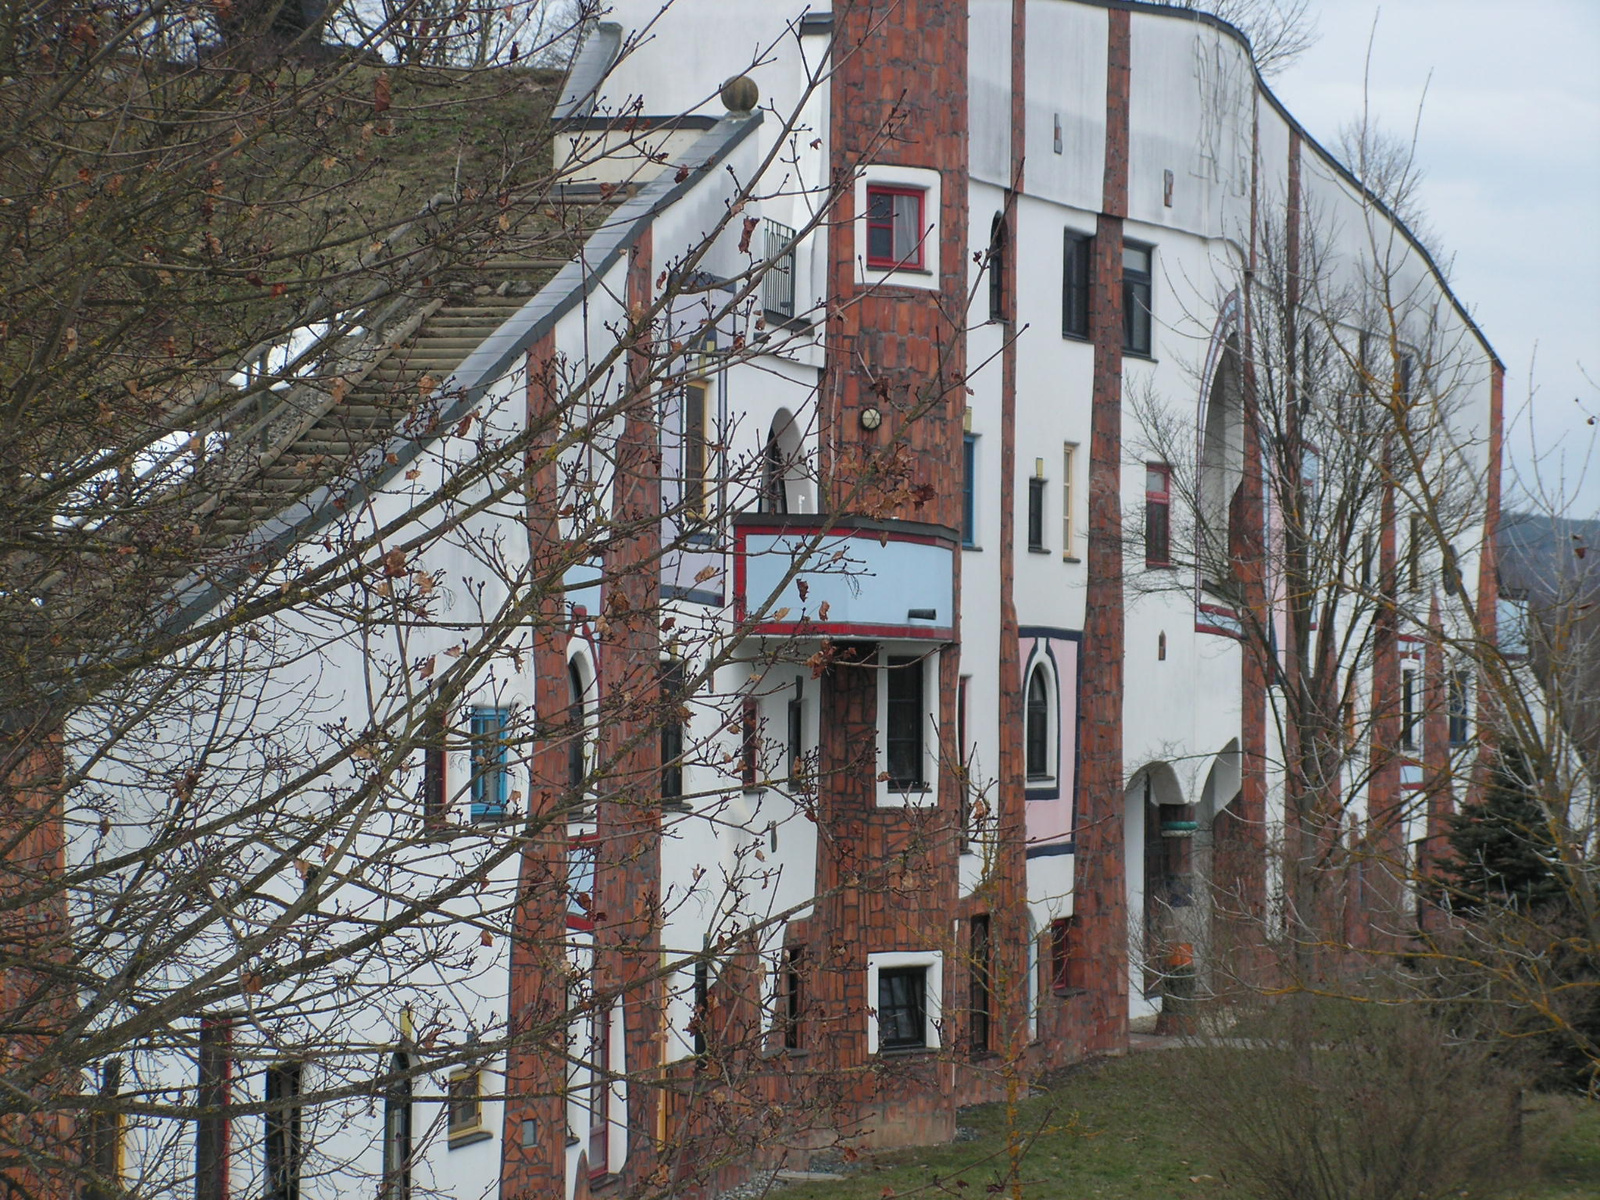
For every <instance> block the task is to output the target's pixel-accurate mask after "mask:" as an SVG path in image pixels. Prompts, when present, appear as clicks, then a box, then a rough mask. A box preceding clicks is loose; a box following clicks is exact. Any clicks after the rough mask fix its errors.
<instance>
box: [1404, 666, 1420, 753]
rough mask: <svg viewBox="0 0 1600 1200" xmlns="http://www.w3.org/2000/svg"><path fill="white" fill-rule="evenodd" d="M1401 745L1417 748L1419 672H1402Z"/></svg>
mask: <svg viewBox="0 0 1600 1200" xmlns="http://www.w3.org/2000/svg"><path fill="white" fill-rule="evenodd" d="M1400 745H1401V747H1402V748H1403V749H1406V750H1415V749H1416V748H1417V673H1416V672H1415V671H1401V672H1400Z"/></svg>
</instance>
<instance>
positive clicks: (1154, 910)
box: [1123, 762, 1191, 1019]
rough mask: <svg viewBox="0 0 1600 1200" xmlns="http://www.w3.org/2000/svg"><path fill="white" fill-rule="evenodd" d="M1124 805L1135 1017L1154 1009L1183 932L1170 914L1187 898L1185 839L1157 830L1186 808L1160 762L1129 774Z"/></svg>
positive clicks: (1181, 815) (1168, 766)
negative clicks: (1167, 835)
mask: <svg viewBox="0 0 1600 1200" xmlns="http://www.w3.org/2000/svg"><path fill="white" fill-rule="evenodd" d="M1124 802H1125V808H1124V818H1123V820H1124V825H1123V856H1124V857H1123V867H1124V872H1125V876H1124V877H1125V879H1126V887H1127V898H1128V1015H1129V1016H1130V1017H1132V1018H1134V1019H1137V1018H1139V1017H1143V1016H1150V1015H1153V1014H1155V1013H1158V1012H1159V1011H1160V997H1161V991H1162V984H1163V981H1164V976H1165V972H1166V968H1167V964H1168V959H1169V958H1170V956H1171V954H1172V952H1173V949H1174V947H1175V946H1176V945H1177V944H1178V943H1179V942H1181V941H1183V935H1184V933H1185V932H1186V930H1185V929H1184V928H1183V927H1182V926H1181V924H1180V923H1179V922H1178V921H1177V919H1176V916H1175V914H1177V913H1178V912H1179V910H1181V909H1184V908H1186V907H1188V905H1189V903H1190V899H1191V887H1190V879H1189V871H1190V864H1189V839H1187V838H1179V837H1163V836H1162V827H1163V824H1164V823H1170V822H1174V821H1178V820H1182V819H1183V818H1184V817H1186V816H1187V815H1188V814H1189V812H1190V810H1189V809H1188V808H1187V807H1186V806H1185V804H1184V797H1183V788H1182V787H1181V785H1180V784H1179V783H1178V776H1177V773H1176V772H1175V771H1174V770H1173V769H1172V765H1171V764H1170V763H1165V762H1153V763H1148V764H1146V765H1145V766H1143V767H1141V768H1140V769H1139V770H1138V771H1136V772H1134V775H1133V778H1132V781H1131V782H1130V783H1129V784H1128V790H1127V792H1126V793H1125V795H1124Z"/></svg>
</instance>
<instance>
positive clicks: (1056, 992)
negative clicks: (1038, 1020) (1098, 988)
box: [1050, 987, 1089, 1000]
mask: <svg viewBox="0 0 1600 1200" xmlns="http://www.w3.org/2000/svg"><path fill="white" fill-rule="evenodd" d="M1050 994H1051V995H1052V996H1058V997H1060V998H1061V999H1062V1000H1071V999H1072V998H1073V997H1074V996H1087V995H1088V994H1089V989H1088V988H1080V987H1069V988H1051V989H1050Z"/></svg>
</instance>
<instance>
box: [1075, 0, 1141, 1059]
mask: <svg viewBox="0 0 1600 1200" xmlns="http://www.w3.org/2000/svg"><path fill="white" fill-rule="evenodd" d="M1107 17H1108V20H1109V24H1110V36H1109V41H1108V45H1107V81H1106V163H1105V182H1104V188H1103V197H1102V200H1101V208H1102V212H1101V213H1100V217H1099V220H1098V221H1097V222H1096V226H1095V243H1094V262H1093V264H1092V265H1093V271H1094V280H1093V286H1092V289H1091V295H1092V299H1091V303H1090V312H1089V325H1090V335H1091V337H1092V339H1093V341H1094V391H1093V411H1092V414H1091V417H1090V425H1089V529H1088V535H1089V546H1088V574H1089V583H1088V598H1087V611H1086V616H1085V619H1084V631H1083V654H1084V668H1083V674H1082V680H1083V683H1082V691H1081V694H1080V697H1079V705H1078V711H1079V714H1080V717H1079V728H1080V730H1081V731H1082V742H1081V745H1080V759H1079V761H1080V764H1081V768H1080V769H1081V772H1082V774H1081V782H1080V783H1079V785H1078V796H1079V805H1078V815H1077V830H1076V834H1075V840H1076V842H1077V865H1076V870H1077V874H1076V879H1075V884H1074V896H1073V904H1074V913H1075V924H1076V926H1077V931H1078V935H1079V937H1080V938H1081V942H1082V947H1083V954H1084V957H1085V958H1086V959H1087V961H1089V962H1090V963H1093V964H1094V967H1093V970H1092V973H1091V974H1090V976H1089V979H1088V983H1089V988H1088V990H1087V992H1085V993H1084V995H1083V996H1082V997H1080V998H1079V999H1077V1000H1076V1001H1074V1002H1073V1003H1075V1004H1078V1005H1082V1006H1084V1009H1083V1012H1082V1016H1081V1024H1080V1028H1081V1029H1082V1034H1083V1040H1084V1049H1085V1050H1086V1051H1089V1052H1091V1053H1092V1052H1095V1051H1105V1050H1118V1049H1122V1048H1124V1047H1125V1046H1126V1045H1127V1038H1128V913H1127V884H1126V880H1125V879H1124V872H1123V862H1122V854H1123V833H1124V831H1123V777H1122V776H1123V763H1122V703H1123V700H1122V681H1123V667H1122V649H1123V584H1122V570H1123V545H1122V502H1121V491H1122V223H1123V219H1124V217H1125V216H1126V215H1127V197H1128V92H1129V66H1130V37H1129V20H1128V13H1127V12H1126V11H1125V10H1122V9H1113V10H1111V12H1109V13H1108V14H1107Z"/></svg>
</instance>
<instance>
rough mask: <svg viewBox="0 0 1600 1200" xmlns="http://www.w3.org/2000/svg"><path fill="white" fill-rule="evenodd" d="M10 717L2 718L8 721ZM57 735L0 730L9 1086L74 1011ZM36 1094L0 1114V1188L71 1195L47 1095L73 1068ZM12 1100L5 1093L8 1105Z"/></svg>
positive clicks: (60, 1089) (33, 1088) (67, 1124)
mask: <svg viewBox="0 0 1600 1200" xmlns="http://www.w3.org/2000/svg"><path fill="white" fill-rule="evenodd" d="M16 715H17V714H9V716H10V717H11V718H12V719H15V718H16ZM62 766H63V762H62V751H61V734H60V730H59V726H58V725H57V724H56V723H55V721H54V720H53V718H49V719H46V720H44V721H32V720H28V719H26V718H24V719H23V720H21V721H19V722H18V724H17V726H15V727H13V726H11V724H10V721H8V722H7V726H6V727H5V728H4V729H3V730H0V841H3V844H4V845H5V846H6V858H5V868H4V874H3V876H0V901H3V902H4V903H3V908H0V911H3V914H4V915H3V916H0V954H3V955H4V960H5V961H6V962H7V963H9V964H10V965H8V966H6V967H4V968H0V1058H3V1060H4V1061H5V1063H6V1064H7V1066H8V1068H11V1071H10V1073H11V1076H12V1079H13V1082H16V1081H18V1080H22V1079H25V1078H26V1077H27V1075H28V1066H27V1064H29V1063H32V1062H34V1061H36V1060H38V1059H40V1058H42V1057H45V1056H47V1055H48V1053H49V1050H50V1048H51V1046H52V1044H53V1043H56V1042H57V1041H58V1040H59V1039H60V1038H62V1037H64V1036H65V1031H66V1027H67V1026H68V1024H69V1023H70V1022H71V1021H72V1019H73V1017H74V1016H75V1015H76V1012H77V996H76V993H75V991H74V989H73V988H72V987H71V985H70V984H64V983H63V980H66V979H70V978H71V971H70V964H71V960H72V945H71V926H70V919H69V916H68V913H67V905H66V895H65V892H64V891H63V890H62V889H61V887H60V880H61V877H62V875H63V874H64V872H65V869H66V841H65V836H64V831H63V828H62V813H61V794H60V789H61V782H60V781H61V774H62ZM26 1086H27V1088H28V1090H29V1091H30V1092H32V1093H34V1094H37V1095H39V1096H41V1097H42V1098H44V1104H43V1111H42V1112H39V1113H15V1112H14V1113H12V1114H11V1115H8V1116H5V1117H3V1118H0V1137H3V1138H4V1139H5V1143H6V1151H7V1152H6V1154H5V1155H4V1161H3V1162H0V1193H4V1194H6V1195H13V1194H14V1195H17V1196H27V1197H38V1198H39V1200H73V1197H75V1195H76V1190H75V1189H74V1187H73V1175H74V1172H73V1171H72V1170H71V1169H70V1167H67V1168H64V1167H62V1166H61V1164H63V1163H68V1164H70V1163H73V1162H75V1161H77V1153H78V1149H77V1145H76V1139H75V1138H74V1122H73V1120H72V1119H71V1118H70V1117H69V1116H68V1115H66V1114H65V1113H63V1112H62V1111H61V1110H60V1109H59V1108H58V1107H55V1106H53V1105H52V1104H51V1103H50V1101H51V1099H53V1098H55V1097H59V1096H62V1095H72V1094H75V1093H76V1092H77V1090H78V1087H77V1080H76V1078H75V1072H73V1073H69V1074H68V1075H67V1076H66V1077H64V1078H63V1077H62V1076H60V1075H57V1074H53V1073H52V1074H48V1075H43V1076H41V1077H38V1078H36V1079H33V1080H31V1081H30V1082H29V1083H28V1084H27V1085H26ZM16 1106H17V1101H16V1099H15V1098H13V1099H12V1101H11V1104H10V1107H13V1108H15V1107H16Z"/></svg>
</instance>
